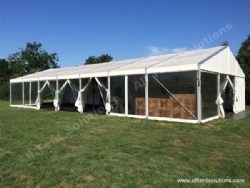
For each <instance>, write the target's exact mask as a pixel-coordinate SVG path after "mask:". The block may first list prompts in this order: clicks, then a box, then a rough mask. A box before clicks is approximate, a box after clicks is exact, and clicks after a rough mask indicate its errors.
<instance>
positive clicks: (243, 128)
mask: <svg viewBox="0 0 250 188" xmlns="http://www.w3.org/2000/svg"><path fill="white" fill-rule="evenodd" d="M249 177H250V117H248V118H244V119H241V120H234V121H232V120H222V119H221V120H216V121H212V122H209V123H206V124H202V125H193V124H184V123H169V122H160V121H151V120H150V121H149V120H140V119H131V118H119V117H108V116H104V115H91V114H80V113H73V112H63V111H60V112H54V111H46V110H40V111H37V110H32V109H21V108H10V107H9V104H8V102H3V101H0V187H1V188H4V187H11V188H12V187H145V188H148V187H250V178H249ZM180 178H182V179H183V178H186V179H193V178H200V179H205V178H208V179H213V178H216V179H219V178H222V179H231V180H233V179H244V181H245V183H220V184H217V183H178V182H177V179H180Z"/></svg>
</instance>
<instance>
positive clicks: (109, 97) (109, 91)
mask: <svg viewBox="0 0 250 188" xmlns="http://www.w3.org/2000/svg"><path fill="white" fill-rule="evenodd" d="M108 93H109V95H108V103H109V106H110V111H111V100H110V99H111V90H110V76H109V73H108Z"/></svg>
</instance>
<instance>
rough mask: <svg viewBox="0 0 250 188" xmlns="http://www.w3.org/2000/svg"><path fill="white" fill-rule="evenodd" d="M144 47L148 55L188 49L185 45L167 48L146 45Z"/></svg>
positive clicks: (179, 51) (180, 51)
mask: <svg viewBox="0 0 250 188" xmlns="http://www.w3.org/2000/svg"><path fill="white" fill-rule="evenodd" d="M146 48H147V50H148V51H149V56H154V55H162V54H171V53H182V52H185V51H187V50H188V49H187V48H186V47H180V48H173V49H169V48H162V47H157V46H147V47H146Z"/></svg>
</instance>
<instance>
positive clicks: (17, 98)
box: [11, 83, 23, 105]
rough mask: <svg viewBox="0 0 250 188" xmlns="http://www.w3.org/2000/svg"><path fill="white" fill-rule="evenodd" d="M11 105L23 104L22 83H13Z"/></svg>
mask: <svg viewBox="0 0 250 188" xmlns="http://www.w3.org/2000/svg"><path fill="white" fill-rule="evenodd" d="M11 104H12V105H22V104H23V90H22V83H11Z"/></svg>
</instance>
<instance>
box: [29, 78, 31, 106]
mask: <svg viewBox="0 0 250 188" xmlns="http://www.w3.org/2000/svg"><path fill="white" fill-rule="evenodd" d="M29 84H30V88H29V105H30V106H31V82H30V83H29Z"/></svg>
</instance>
